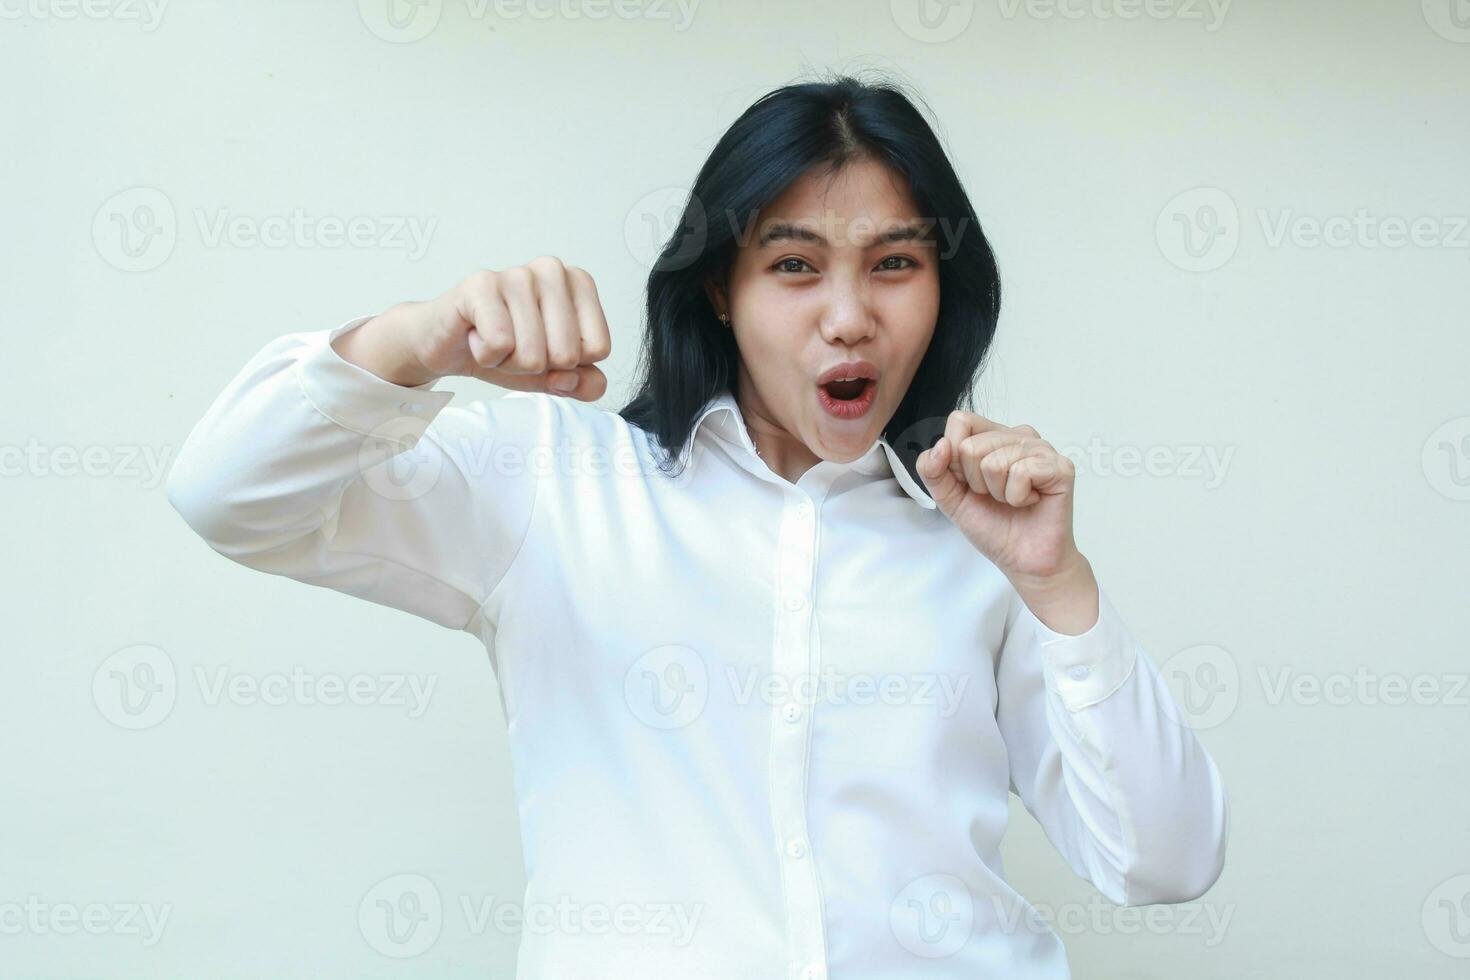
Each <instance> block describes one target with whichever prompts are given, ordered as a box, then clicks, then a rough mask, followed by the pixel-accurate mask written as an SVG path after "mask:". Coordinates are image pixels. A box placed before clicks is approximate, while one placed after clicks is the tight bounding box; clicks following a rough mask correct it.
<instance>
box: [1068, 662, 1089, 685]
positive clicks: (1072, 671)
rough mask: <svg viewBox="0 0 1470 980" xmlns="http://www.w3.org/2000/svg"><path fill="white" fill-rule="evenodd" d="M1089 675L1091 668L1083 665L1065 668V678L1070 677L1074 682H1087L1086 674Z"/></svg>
mask: <svg viewBox="0 0 1470 980" xmlns="http://www.w3.org/2000/svg"><path fill="white" fill-rule="evenodd" d="M1091 673H1092V668H1091V667H1088V666H1087V665H1085V664H1078V665H1077V666H1075V667H1068V668H1067V676H1068V677H1070V678H1072V679H1073V680H1076V681H1085V680H1087V675H1088V674H1091Z"/></svg>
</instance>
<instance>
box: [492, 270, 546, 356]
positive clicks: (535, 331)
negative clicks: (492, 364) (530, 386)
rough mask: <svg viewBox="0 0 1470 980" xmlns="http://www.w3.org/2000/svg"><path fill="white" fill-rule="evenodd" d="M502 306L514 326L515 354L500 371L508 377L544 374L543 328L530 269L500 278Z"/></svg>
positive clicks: (510, 273)
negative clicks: (509, 375)
mask: <svg viewBox="0 0 1470 980" xmlns="http://www.w3.org/2000/svg"><path fill="white" fill-rule="evenodd" d="M500 282H501V283H502V284H503V286H502V290H501V292H502V295H504V297H505V305H506V307H507V308H508V309H509V310H510V319H511V322H512V323H513V324H514V325H515V334H516V349H515V353H514V354H513V355H512V356H510V357H508V358H506V360H505V362H504V363H503V364H501V366H500V369H501V370H502V371H506V372H508V373H511V374H543V373H545V371H546V327H545V324H544V323H543V322H542V320H541V311H540V309H539V306H538V301H537V297H536V286H535V279H534V278H533V276H532V273H531V271H530V270H529V269H527V268H525V267H524V266H520V267H518V268H516V269H507V270H506V271H505V273H504V274H502V275H501V277H500Z"/></svg>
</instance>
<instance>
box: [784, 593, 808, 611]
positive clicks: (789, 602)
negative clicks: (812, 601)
mask: <svg viewBox="0 0 1470 980" xmlns="http://www.w3.org/2000/svg"><path fill="white" fill-rule="evenodd" d="M786 608H787V609H790V610H792V611H793V612H794V611H796V610H798V609H805V608H806V599H805V598H804V597H802V596H799V595H789V596H787V597H786Z"/></svg>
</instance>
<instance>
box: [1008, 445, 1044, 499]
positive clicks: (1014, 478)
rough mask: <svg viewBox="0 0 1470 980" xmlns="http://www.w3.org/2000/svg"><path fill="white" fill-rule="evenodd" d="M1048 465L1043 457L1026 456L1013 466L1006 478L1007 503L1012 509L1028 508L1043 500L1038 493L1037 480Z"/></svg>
mask: <svg viewBox="0 0 1470 980" xmlns="http://www.w3.org/2000/svg"><path fill="white" fill-rule="evenodd" d="M1046 465H1047V462H1046V459H1045V458H1044V457H1042V456H1026V457H1024V458H1022V459H1018V460H1016V461H1015V462H1014V463H1012V464H1011V471H1010V473H1009V474H1008V475H1007V476H1006V486H1005V495H1004V499H1005V502H1006V503H1008V504H1010V505H1011V506H1012V507H1027V506H1030V505H1031V504H1034V503H1036V502H1037V501H1038V500H1040V499H1041V494H1040V493H1037V492H1036V489H1035V480H1036V477H1037V475H1038V470H1039V469H1041V468H1042V467H1045V466H1046Z"/></svg>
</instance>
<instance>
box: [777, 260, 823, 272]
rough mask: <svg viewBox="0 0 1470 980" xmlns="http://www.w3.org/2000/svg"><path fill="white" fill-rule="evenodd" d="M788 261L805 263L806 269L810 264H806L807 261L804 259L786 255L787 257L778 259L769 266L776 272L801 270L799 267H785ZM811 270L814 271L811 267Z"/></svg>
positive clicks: (798, 263) (799, 263)
mask: <svg viewBox="0 0 1470 980" xmlns="http://www.w3.org/2000/svg"><path fill="white" fill-rule="evenodd" d="M788 262H795V263H796V264H797V265H805V266H806V267H807V268H808V269H811V266H810V265H807V262H806V260H805V259H798V258H796V257H794V256H788V257H786V258H784V259H781V260H780V261H778V262H777V263H776V264H775V265H774V266H772V267H771V268H773V269H775V270H777V271H778V272H800V271H801V270H800V269H790V268H787V267H786V264H787V263H788ZM812 271H814V272H815V271H816V270H815V269H813V270H812Z"/></svg>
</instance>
